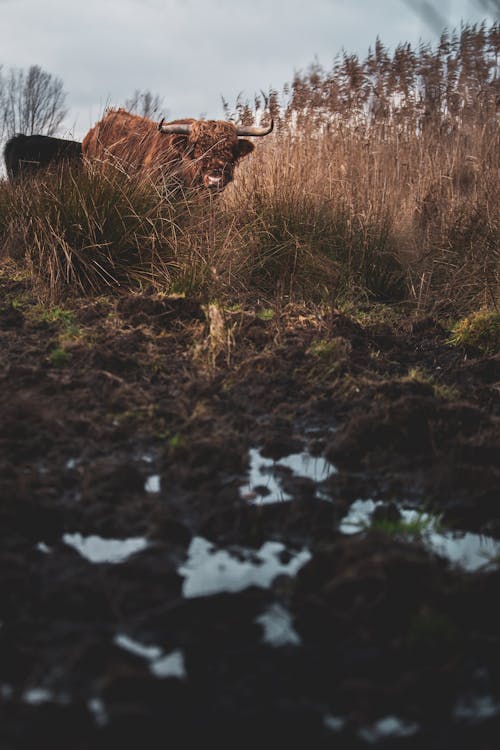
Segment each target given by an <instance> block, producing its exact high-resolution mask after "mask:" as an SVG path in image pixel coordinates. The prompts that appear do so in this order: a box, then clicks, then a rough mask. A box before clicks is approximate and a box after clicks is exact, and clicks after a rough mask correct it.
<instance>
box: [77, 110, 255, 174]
mask: <svg viewBox="0 0 500 750" xmlns="http://www.w3.org/2000/svg"><path fill="white" fill-rule="evenodd" d="M174 122H175V123H176V124H181V123H189V124H190V125H191V132H190V133H189V135H177V134H175V135H171V134H164V133H162V132H160V131H159V130H158V125H157V123H156V122H153V121H152V120H149V119H148V118H146V117H139V116H138V115H133V114H131V113H130V112H126V111H125V110H124V109H118V110H109V111H108V112H107V113H106V114H105V116H104V117H103V118H102V120H100V121H99V122H98V123H97V124H96V125H94V127H93V128H92V129H91V130H90V131H89V132H88V133H87V135H86V136H85V138H84V139H83V143H82V147H83V155H84V157H85V158H87V159H98V160H101V161H108V160H111V161H114V162H115V163H117V164H119V165H120V166H122V167H123V168H124V169H126V170H127V171H130V170H132V171H136V172H137V171H139V172H143V173H147V174H149V175H151V176H152V177H156V176H159V175H160V174H161V173H168V174H176V175H178V176H179V178H180V179H181V180H182V181H183V182H184V183H185V184H186V185H188V186H202V185H205V186H208V185H209V183H210V178H212V180H214V178H216V179H219V180H220V187H224V186H225V185H227V183H228V182H230V181H231V180H232V179H233V172H234V167H235V165H236V163H237V162H238V161H239V160H240V159H242V158H243V157H245V156H247V155H248V154H250V153H251V152H252V151H253V148H254V147H253V144H252V143H251V142H250V141H247V140H245V139H242V138H238V135H237V132H236V127H235V126H234V125H233V124H232V123H230V122H224V121H220V120H192V119H186V120H175V121H174Z"/></svg>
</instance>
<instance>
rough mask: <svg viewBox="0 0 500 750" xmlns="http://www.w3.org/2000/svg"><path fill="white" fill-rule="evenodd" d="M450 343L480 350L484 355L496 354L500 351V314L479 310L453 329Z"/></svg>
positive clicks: (463, 319)
mask: <svg viewBox="0 0 500 750" xmlns="http://www.w3.org/2000/svg"><path fill="white" fill-rule="evenodd" d="M448 342H449V343H450V344H452V345H453V346H462V347H464V348H474V349H479V351H481V352H483V354H495V353H496V352H498V351H499V350H500V313H498V312H494V311H491V310H479V311H478V312H475V313H472V314H471V315H469V316H468V317H466V318H462V320H459V321H458V323H456V324H455V325H454V326H453V328H452V329H451V334H450V337H449V339H448Z"/></svg>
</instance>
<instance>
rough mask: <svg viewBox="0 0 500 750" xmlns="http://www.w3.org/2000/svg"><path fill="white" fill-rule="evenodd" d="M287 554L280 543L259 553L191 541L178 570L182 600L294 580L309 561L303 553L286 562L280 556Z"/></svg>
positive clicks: (273, 544)
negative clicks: (279, 578) (278, 579)
mask: <svg viewBox="0 0 500 750" xmlns="http://www.w3.org/2000/svg"><path fill="white" fill-rule="evenodd" d="M284 552H286V548H285V546H284V545H283V544H282V543H281V542H266V543H265V544H263V545H262V547H261V548H260V550H251V549H244V548H241V547H238V548H235V549H234V550H231V551H229V550H224V549H217V548H216V547H215V545H213V544H212V543H211V542H209V541H208V540H207V539H203V538H202V537H199V536H197V537H194V538H193V539H192V541H191V544H190V546H189V550H188V559H187V560H186V562H185V563H184V564H183V565H181V566H180V567H179V568H178V572H179V574H180V575H181V576H183V578H184V583H183V587H182V593H183V595H184V596H185V597H187V598H191V597H196V596H208V595H210V594H218V593H221V592H224V591H229V592H235V591H242V590H243V589H246V588H248V587H249V586H259V587H260V588H268V587H269V586H270V585H271V583H272V582H273V580H274V579H275V578H276V576H278V575H288V576H294V575H296V573H297V572H298V571H299V570H300V568H302V566H303V565H305V564H306V563H307V562H308V561H309V560H310V559H311V553H310V552H309V550H307V549H303V550H301V551H300V552H297V553H295V554H292V553H290V554H289V555H287V556H288V557H289V559H288V562H282V561H281V560H280V556H281V555H282V554H283V553H284Z"/></svg>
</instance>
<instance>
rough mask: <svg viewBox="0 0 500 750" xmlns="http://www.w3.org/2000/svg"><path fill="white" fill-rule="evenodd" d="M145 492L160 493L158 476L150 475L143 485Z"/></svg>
mask: <svg viewBox="0 0 500 750" xmlns="http://www.w3.org/2000/svg"><path fill="white" fill-rule="evenodd" d="M144 489H145V490H146V492H151V493H156V492H159V491H160V475H159V474H152V475H151V476H150V477H148V478H147V479H146V481H145V483H144Z"/></svg>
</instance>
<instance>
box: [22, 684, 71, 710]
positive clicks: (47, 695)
mask: <svg viewBox="0 0 500 750" xmlns="http://www.w3.org/2000/svg"><path fill="white" fill-rule="evenodd" d="M22 700H23V701H24V702H25V703H29V704H30V705H31V706H40V705H42V704H43V703H59V705H62V706H64V705H67V704H68V703H69V702H70V696H69V695H67V694H64V693H59V694H56V693H54V692H53V691H52V690H48V689H47V688H44V687H33V688H28V689H27V690H25V691H24V693H23V695H22Z"/></svg>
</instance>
